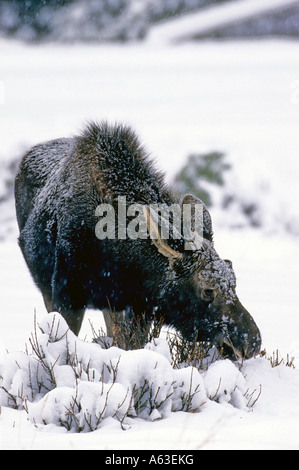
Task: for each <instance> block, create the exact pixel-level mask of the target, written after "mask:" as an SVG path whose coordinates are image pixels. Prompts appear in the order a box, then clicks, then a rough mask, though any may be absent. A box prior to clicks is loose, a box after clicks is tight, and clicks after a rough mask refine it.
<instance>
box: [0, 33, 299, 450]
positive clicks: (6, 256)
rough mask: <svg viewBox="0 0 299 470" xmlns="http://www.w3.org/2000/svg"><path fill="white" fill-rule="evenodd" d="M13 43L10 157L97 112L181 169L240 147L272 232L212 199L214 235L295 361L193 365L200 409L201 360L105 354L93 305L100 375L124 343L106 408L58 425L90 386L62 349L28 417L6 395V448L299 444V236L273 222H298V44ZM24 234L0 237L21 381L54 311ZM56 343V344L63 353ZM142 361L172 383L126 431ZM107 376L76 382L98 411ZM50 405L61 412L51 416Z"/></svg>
mask: <svg viewBox="0 0 299 470" xmlns="http://www.w3.org/2000/svg"><path fill="white" fill-rule="evenodd" d="M0 55H1V64H0V80H1V87H0V88H1V103H3V104H0V138H1V150H0V158H1V159H6V160H9V159H11V158H13V157H15V156H16V155H18V154H19V153H22V152H23V150H24V149H26V148H28V147H29V146H31V145H34V144H36V143H37V142H40V141H43V140H47V139H51V138H57V137H60V136H68V135H72V134H74V133H76V132H78V131H80V129H82V122H84V121H86V120H90V119H99V120H100V119H108V120H109V121H125V122H128V123H129V124H131V125H132V126H133V127H134V128H135V129H136V130H137V131H138V133H139V134H140V136H141V138H142V140H143V141H144V142H145V144H146V145H147V147H148V149H149V150H150V151H151V152H152V153H153V156H154V157H155V158H156V161H157V165H158V166H159V167H160V168H162V169H163V170H165V171H166V173H167V177H168V178H169V179H171V178H172V177H173V175H174V174H175V173H176V171H177V170H178V169H179V168H180V166H181V165H182V163H183V162H184V159H185V158H186V156H187V155H188V154H189V153H191V152H201V151H209V150H215V149H220V150H223V151H225V152H226V153H227V154H228V156H229V159H230V162H231V163H232V164H233V167H234V169H235V172H236V175H235V177H236V184H237V185H238V187H239V188H240V191H244V193H248V194H252V193H254V192H255V190H256V188H258V191H259V192H258V194H259V196H260V195H264V196H263V200H262V204H263V207H264V211H265V216H266V217H267V219H268V220H269V223H267V224H266V229H265V230H260V231H254V230H249V229H246V230H242V231H229V230H227V229H224V228H221V224H219V218H218V217H220V216H221V217H223V216H224V215H223V214H219V213H218V211H215V212H213V210H212V211H211V215H212V218H213V223H214V229H215V247H216V249H217V251H218V253H219V255H220V256H221V257H223V258H229V259H232V261H233V263H234V269H235V272H236V275H237V292H238V295H239V298H240V300H241V302H242V303H243V304H244V306H245V307H246V308H247V309H248V310H249V312H250V313H251V315H252V316H253V317H254V319H255V321H256V323H257V324H258V326H259V328H260V330H261V333H262V337H263V347H265V348H266V350H267V352H268V354H272V352H273V351H274V350H276V349H278V350H279V352H280V355H281V357H284V358H286V355H287V354H289V356H290V357H294V358H295V365H297V368H296V369H292V368H290V367H286V366H285V365H284V364H281V365H279V366H278V367H275V368H271V365H270V362H269V361H268V360H266V359H265V358H264V357H258V358H255V359H251V360H248V361H245V363H244V364H243V365H242V368H241V370H240V371H239V368H238V367H237V365H236V364H234V363H232V362H230V361H219V362H216V363H215V364H212V365H211V366H210V367H209V369H208V371H207V372H201V373H196V377H197V378H196V380H195V377H194V382H193V383H192V387H194V386H195V384H197V385H198V386H199V390H200V392H199V393H198V394H195V396H194V399H195V400H198V402H197V403H196V404H195V405H196V406H195V408H196V407H199V411H198V412H195V413H190V412H186V411H176V410H177V409H178V406H179V403H180V400H181V398H180V396H181V391H180V390H176V391H175V389H179V388H180V384H181V385H182V384H183V383H184V384H186V380H187V376H188V377H190V376H191V370H188V369H187V368H186V369H180V370H177V371H176V370H173V369H172V367H171V365H170V363H169V353H168V351H167V347H166V345H165V342H163V341H161V342H160V343H159V342H158V343H157V345H156V346H153V345H150V346H148V347H147V349H145V350H144V351H142V352H140V353H138V352H134V351H133V352H128V353H123V352H120V350H117V348H115V349H112V350H111V351H110V352H103V351H102V350H101V349H100V348H99V346H98V345H96V344H91V343H90V341H91V328H90V325H89V322H88V318H90V319H92V321H93V323H94V324H95V326H96V327H100V326H103V321H102V315H101V313H100V312H94V311H88V312H87V315H86V318H85V320H84V323H83V327H82V330H81V332H80V337H79V340H77V346H76V348H77V351H78V350H79V349H80V350H81V356H82V358H84V360H85V362H86V363H88V361H89V359H90V358H93V360H94V367H93V368H94V370H95V375H96V371H97V373H98V374H99V375H100V374H101V372H102V367H101V364H102V363H103V357H102V355H106V360H108V362H109V360H110V359H111V360H116V361H117V360H118V358H119V357H120V356H121V360H120V362H119V367H120V369H119V371H118V373H119V378H118V380H119V381H118V382H117V384H116V383H115V384H114V385H115V388H114V389H113V387H112V388H111V391H110V392H111V395H110V392H109V394H108V403H109V406H107V416H106V417H105V418H104V419H103V420H102V421H101V424H100V426H99V428H98V429H97V430H96V431H93V432H82V433H75V432H72V431H74V430H71V431H67V430H66V429H65V428H64V427H61V426H60V425H59V418H61V415H62V413H63V412H65V405H66V404H67V401H68V400H69V399H70V396H72V393H73V392H74V390H76V387H74V376H73V370H72V368H70V367H68V365H67V364H65V363H63V362H61V363H58V362H57V363H56V368H57V370H56V379H57V387H55V388H54V389H53V390H50V391H48V392H47V394H43V392H42V393H41V394H40V395H36V396H35V397H34V399H33V400H32V401H30V398H29V397H28V403H29V406H28V409H29V415H28V414H27V413H26V411H24V410H15V409H12V408H9V407H7V406H6V405H3V402H2V406H1V414H0V448H1V449H9V448H10V449H54V448H57V449H59V448H61V449H88V448H90V449H106V450H107V449H231V448H232V449H298V448H299V398H298V397H299V395H298V390H299V372H298V363H299V309H298V301H297V298H298V295H297V291H298V279H299V265H298V259H299V248H298V241H297V237H295V236H290V235H287V234H286V232H285V231H284V230H280V229H279V228H278V230H274V228H275V226H276V225H277V226H278V227H280V225H281V224H280V223H281V220H282V219H283V220H285V221H286V223H287V222H288V221H290V220H291V221H292V220H293V219H294V218H296V216H298V207H297V204H298V202H297V201H298V197H299V194H298V193H299V189H298V188H299V185H298V174H299V159H298V148H299V133H298V123H299V93H298V87H297V85H296V84H298V79H299V76H298V75H299V54H298V45H297V43H296V42H289V41H283V42H278V41H273V42H271V41H265V42H254V41H252V42H245V43H242V42H234V43H223V44H221V43H217V44H216V43H208V42H207V43H201V44H188V45H187V44H185V45H181V46H169V45H163V46H161V47H157V45H153V44H144V45H134V46H96V45H85V46H82V45H81V46H79V45H77V46H58V45H55V46H54V45H43V46H28V45H24V44H21V43H18V42H7V41H4V40H1V41H0ZM3 207H4V209H3ZM1 210H4V211H5V213H3V214H1V221H2V220H4V222H5V220H6V218H9V217H12V215H13V206H12V205H7V206H1ZM16 233H17V229H16V225H15V224H14V225H13V231H12V233H11V236H10V239H7V240H6V241H5V242H2V243H0V280H1V282H0V298H1V307H0V311H1V319H2V321H1V329H0V369H1V373H0V375H1V376H2V377H3V376H5V380H6V385H7V386H10V387H15V389H19V388H20V385H21V384H22V383H23V382H24V376H25V375H26V371H27V376H28V370H29V369H28V363H31V364H32V365H31V366H30V368H33V362H34V359H33V358H31V359H28V357H31V356H30V354H29V356H28V355H26V354H25V353H24V351H25V343H27V344H28V338H29V337H30V335H31V332H32V331H34V320H33V318H34V312H36V318H37V322H38V323H39V324H41V325H42V324H45V322H47V319H48V320H49V319H50V318H51V316H49V315H47V314H46V311H45V307H44V305H43V302H42V298H41V295H40V293H39V292H38V291H37V289H36V287H35V286H34V284H33V282H32V279H31V277H30V275H29V273H28V270H27V268H26V266H25V263H24V261H23V259H22V255H21V253H20V250H19V248H18V246H17V242H16ZM83 339H86V342H83ZM44 341H45V344H46V343H47V341H46V338H44ZM79 345H80V346H79ZM60 346H61V344H60ZM56 348H57V349H56ZM58 349H59V348H58V345H54V346H52V351H51V353H52V354H54V353H56V354H57V352H58ZM6 350H8V353H7V352H6ZM46 350H47V351H48V349H46ZM63 350H64V349H63V348H62V349H59V354H61V355H62V352H63ZM49 354H50V353H49ZM114 354H115V356H114ZM54 356H55V355H54ZM54 356H53V357H54ZM154 356H155V357H154ZM56 357H57V355H56ZM157 357H158V359H157V360H156V358H157ZM107 358H108V359H107ZM54 360H55V357H54ZM32 361H33V362H32ZM97 361H98V362H97ZM156 363H158V364H159V367H161V370H162V371H163V372H161V373H162V375H163V376H164V375H165V376H167V377H168V380H166V382H167V383H169V381H170V380H172V379H173V381H174V384H173V385H172V387H173V390H172V391H173V392H174V393H173V394H172V395H171V396H170V397H169V398H166V397H167V395H168V394H169V393H168V392H170V389H169V390H167V389H165V388H164V387H161V382H159V380H160V379H159V377H160V375H159V374H157V376H156V375H155V372H154V371H155V364H156ZM122 364H124V365H123V366H122ZM122 367H123V368H122ZM134 368H135V369H134ZM136 368H138V370H141V371H142V374H143V377H147V378H150V379H151V380H152V382H153V383H154V386H155V387H157V388H156V392H157V390H158V388H159V386H160V389H163V390H162V393H164V394H165V395H164V398H165V400H166V402H165V408H164V409H163V410H162V412H161V410H153V411H152V413H153V414H152V416H151V417H150V414H147V415H146V412H145V415H143V416H138V417H132V418H129V419H128V420H127V421H126V420H125V422H124V424H125V428H126V430H123V429H122V427H121V426H120V423H119V420H118V419H115V417H113V415H114V414H115V409H116V407H118V406H119V405H122V406H120V409H119V412H120V414H121V413H123V412H124V408H125V407H126V406H128V402H127V397H126V393H127V389H128V387H129V386H130V387H132V383H133V382H134V381H136V374H135V373H134V370H136ZM4 372H5V374H4ZM137 375H138V374H137ZM163 378H164V377H163ZM156 380H157V381H156ZM155 381H156V382H155ZM99 383H100V387H101V388H99V386H98V384H99ZM109 384H110V382H109V377H107V378H106V382H105V386H102V383H101V381H100V379H99V382H98V383H95V382H89V381H86V380H83V375H82V376H81V378H80V385H78V387H77V388H78V390H77V393H78V395H77V396H78V397H80V400H81V405H82V408H81V410H82V409H83V410H84V409H85V410H89V411H90V410H91V411H92V410H93V412H94V414H97V415H98V414H99V412H101V410H103V407H104V405H105V403H106V397H107V391H108V390H109V388H110V385H109ZM159 384H160V385H159ZM164 384H165V382H164ZM107 387H108V388H107ZM170 388H171V387H170ZM112 390H113V392H112ZM114 390H115V392H114ZM12 391H13V390H12ZM105 393H106V395H105ZM159 393H160V392H159ZM259 393H260V396H259V397H258V395H259ZM45 397H48V398H47V400H46V402H45ZM109 397H111V398H109ZM103 400H105V401H104V403H103ZM203 401H204V402H205V403H204V404H202V403H203ZM117 402H118V403H117ZM200 405H201V406H200ZM101 406H102V408H101ZM42 413H46V418H47V419H45V418H44V415H43V414H42ZM79 418H80V419H82V415H81V416H80V417H79ZM158 418H159V419H158ZM43 419H45V421H46V422H48V423H49V424H47V425H44V424H41V422H42V421H43ZM34 421H35V423H36V425H34V423H33V422H34Z"/></svg>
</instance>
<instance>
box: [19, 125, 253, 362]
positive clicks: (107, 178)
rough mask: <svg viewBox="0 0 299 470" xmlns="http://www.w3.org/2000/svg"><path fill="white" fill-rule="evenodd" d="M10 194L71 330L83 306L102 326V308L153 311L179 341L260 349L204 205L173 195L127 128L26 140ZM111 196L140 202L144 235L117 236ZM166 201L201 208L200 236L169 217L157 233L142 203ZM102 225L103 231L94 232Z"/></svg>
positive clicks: (24, 241)
mask: <svg viewBox="0 0 299 470" xmlns="http://www.w3.org/2000/svg"><path fill="white" fill-rule="evenodd" d="M15 198H16V211H17V220H18V225H19V229H20V237H19V245H20V248H21V250H22V252H23V255H24V258H25V260H26V263H27V265H28V268H29V270H30V272H31V274H32V277H33V279H34V281H35V283H36V285H37V286H38V288H39V289H40V290H41V292H42V295H43V298H44V302H45V305H46V308H47V310H48V312H50V311H58V312H60V313H61V314H62V316H63V317H64V318H65V320H66V321H67V323H68V325H69V327H70V328H71V330H72V331H73V332H74V333H75V334H78V333H79V330H80V327H81V323H82V319H83V316H84V311H85V309H86V308H95V309H101V310H103V311H105V312H106V313H105V320H106V324H107V329H108V333H111V318H110V316H109V314H107V311H108V310H109V309H110V311H115V312H120V311H125V312H126V315H127V317H128V318H132V316H133V317H134V318H138V317H139V318H140V317H141V316H143V317H144V316H146V318H148V321H150V320H151V319H152V318H153V315H155V316H156V317H161V318H163V321H164V323H165V324H168V325H171V326H173V327H174V328H176V329H177V330H178V331H180V333H181V334H182V335H183V337H184V338H185V339H187V340H190V341H194V340H195V339H196V338H197V340H199V341H207V342H210V343H211V344H214V345H215V346H216V347H217V348H218V349H223V350H224V352H225V353H226V354H227V356H228V357H231V358H235V357H242V358H250V357H252V356H254V355H255V354H257V353H258V352H259V351H260V347H261V336H260V332H259V330H258V328H257V326H256V324H255V322H254V320H253V319H252V317H251V316H250V314H249V313H248V312H247V310H246V309H245V308H244V307H243V306H242V304H241V303H240V301H239V299H238V297H237V295H236V277H235V274H234V271H233V268H232V264H231V262H230V261H228V260H222V259H221V258H220V257H219V256H218V254H217V253H216V251H215V249H214V245H213V233H212V223H211V218H210V215H209V213H208V211H207V209H206V208H205V206H204V205H203V204H202V202H201V201H200V200H199V199H197V198H195V197H194V196H192V195H186V196H184V197H183V198H182V200H181V201H179V200H178V199H177V196H176V195H175V194H174V193H173V192H172V191H171V190H170V189H169V188H168V187H167V186H166V184H165V182H164V178H163V176H162V175H161V174H160V173H158V172H157V171H156V170H155V169H154V166H153V163H152V162H151V160H150V159H149V157H148V155H147V153H146V151H145V150H144V148H143V147H142V146H141V144H140V142H139V139H138V138H137V136H136V135H135V133H134V132H133V131H132V130H131V129H130V128H129V127H126V126H123V125H108V124H107V123H100V124H96V123H92V124H89V125H88V126H87V127H86V129H85V130H84V132H83V133H82V135H79V136H76V137H73V138H66V139H58V140H53V141H51V142H46V143H44V144H40V145H37V146H35V147H33V148H32V149H31V150H30V151H29V152H28V153H27V154H26V155H25V156H24V157H23V159H22V162H21V164H20V168H19V171H18V174H17V176H16V182H15ZM120 200H121V201H125V204H126V206H125V209H127V208H129V207H130V206H131V205H133V204H139V205H141V206H142V207H143V208H144V214H143V218H144V222H145V225H146V234H145V235H144V234H143V235H142V236H139V237H138V236H136V237H132V236H131V237H128V236H126V230H125V229H124V227H123V226H121V223H120V221H119V220H120V216H121V214H120V206H119V201H120ZM172 204H175V205H176V206H177V205H178V204H180V207H184V205H185V204H190V205H191V207H192V208H193V209H194V208H196V207H197V205H200V207H201V208H202V211H203V233H202V235H203V237H202V238H201V237H200V236H197V238H196V237H193V239H186V237H184V236H183V235H182V236H181V237H177V236H174V234H175V230H174V227H171V224H170V232H169V233H170V237H169V238H168V239H166V238H163V237H162V236H161V233H162V232H161V223H160V224H159V220H160V221H161V219H157V218H156V217H154V215H153V214H154V211H153V210H151V206H152V205H156V206H157V205H158V206H159V205H164V206H165V205H166V206H171V205H172ZM99 207H100V208H104V209H106V212H105V211H102V212H101V211H99V209H98V208H99ZM109 208H112V211H110V212H111V214H112V215H113V213H114V215H115V218H113V217H112V218H110V219H109V220H110V221H111V224H110V226H108V225H109V223H108V222H107V224H106V225H107V226H106V227H104V225H105V224H104V222H103V221H104V220H105V218H104V217H102V219H101V218H100V219H99V217H100V215H102V216H104V215H106V216H107V214H108V212H109ZM99 214H100V215H99ZM111 214H110V215H111ZM131 215H132V214H131ZM107 220H108V219H107ZM129 220H130V221H131V222H132V216H131V218H129ZM139 220H140V219H139ZM126 221H127V218H126ZM99 224H100V225H99ZM101 224H102V225H101ZM101 227H102V228H103V230H104V231H105V230H106V237H99V236H98V233H97V231H99V228H101ZM115 234H116V236H113V235H115ZM195 239H196V240H197V241H196V240H195ZM198 240H199V241H198ZM186 241H187V242H188V243H189V247H188V249H186ZM190 245H191V247H193V248H192V249H190Z"/></svg>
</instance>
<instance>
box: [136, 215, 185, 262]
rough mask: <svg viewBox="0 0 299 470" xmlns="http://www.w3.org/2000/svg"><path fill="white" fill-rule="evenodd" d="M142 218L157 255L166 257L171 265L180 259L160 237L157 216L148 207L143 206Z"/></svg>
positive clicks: (176, 252)
mask: <svg viewBox="0 0 299 470" xmlns="http://www.w3.org/2000/svg"><path fill="white" fill-rule="evenodd" d="M143 212H144V217H145V221H146V225H147V229H148V232H149V234H150V238H151V240H152V242H153V244H154V245H155V246H156V248H157V249H158V251H159V253H161V254H162V255H163V256H166V257H167V258H168V259H169V261H170V262H171V263H172V262H173V261H174V260H176V259H178V258H181V257H182V254H181V253H179V252H178V251H175V250H173V249H172V248H171V247H170V246H169V245H168V244H167V241H166V240H164V239H163V238H162V237H161V230H160V227H159V222H158V214H157V213H156V212H155V211H153V210H152V209H150V207H148V206H143Z"/></svg>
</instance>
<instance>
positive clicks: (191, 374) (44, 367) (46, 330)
mask: <svg viewBox="0 0 299 470" xmlns="http://www.w3.org/2000/svg"><path fill="white" fill-rule="evenodd" d="M30 345H31V349H32V350H31V352H28V351H27V352H18V353H8V354H7V356H6V357H5V360H4V361H3V363H2V364H0V405H2V406H9V407H13V408H17V409H22V408H24V409H25V410H26V411H27V413H28V418H29V420H30V421H32V422H33V423H34V424H36V425H48V424H52V425H56V426H63V427H65V428H66V429H67V430H69V431H76V432H88V431H92V430H95V429H98V428H99V427H101V425H102V423H103V420H104V419H106V418H108V417H110V418H114V419H116V420H118V421H119V422H120V424H121V426H122V427H123V428H125V427H126V419H127V418H129V417H131V418H134V417H139V418H142V419H148V420H156V419H160V418H165V417H167V416H168V415H169V414H170V413H171V412H172V411H198V410H199V409H200V407H201V405H202V404H203V403H204V402H205V401H206V400H207V396H206V391H205V387H204V383H203V379H202V376H201V375H200V373H199V371H198V370H197V369H196V368H194V367H188V368H184V369H174V368H173V367H172V365H171V359H170V352H169V346H168V343H167V341H166V340H165V339H161V338H159V339H156V340H153V341H152V343H150V344H148V345H147V346H146V347H145V349H139V350H133V351H124V350H122V349H120V348H117V347H110V348H109V349H105V348H102V347H101V346H100V345H99V344H96V343H87V342H84V341H82V340H80V339H78V338H77V337H76V336H75V335H74V334H73V333H72V332H71V331H70V330H69V329H68V326H67V324H66V322H65V320H64V319H63V318H62V317H61V315H59V314H58V313H52V314H49V315H47V316H45V317H44V318H42V320H41V321H39V322H38V325H35V329H34V332H33V333H32V336H31V338H30Z"/></svg>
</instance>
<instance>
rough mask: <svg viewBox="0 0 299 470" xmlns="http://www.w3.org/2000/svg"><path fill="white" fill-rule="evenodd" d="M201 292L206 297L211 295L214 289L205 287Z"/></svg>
mask: <svg viewBox="0 0 299 470" xmlns="http://www.w3.org/2000/svg"><path fill="white" fill-rule="evenodd" d="M203 293H204V295H205V296H206V297H212V295H213V293H214V291H213V290H212V289H206V290H204V292H203Z"/></svg>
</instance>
